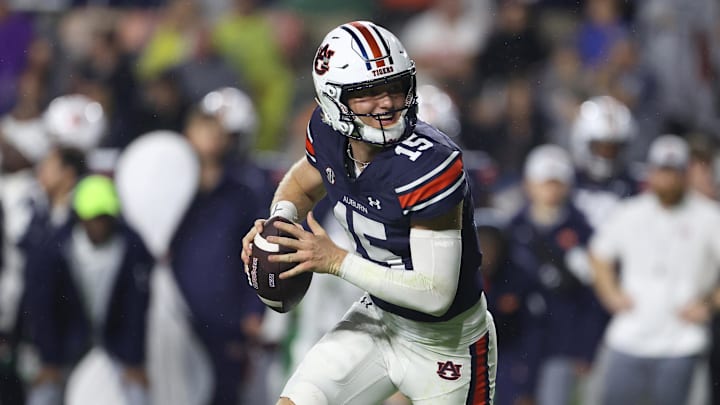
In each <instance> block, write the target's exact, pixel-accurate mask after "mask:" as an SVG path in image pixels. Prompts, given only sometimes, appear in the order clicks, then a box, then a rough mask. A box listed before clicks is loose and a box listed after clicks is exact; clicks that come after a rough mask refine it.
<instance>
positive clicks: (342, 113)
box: [312, 21, 417, 145]
mask: <svg viewBox="0 0 720 405" xmlns="http://www.w3.org/2000/svg"><path fill="white" fill-rule="evenodd" d="M312 76H313V82H314V84H315V92H316V96H317V102H318V104H319V105H320V108H322V112H323V120H324V121H325V122H326V123H327V124H328V125H330V126H331V127H332V128H333V129H335V130H336V131H338V132H340V133H341V134H343V135H344V136H347V137H350V138H354V139H358V140H361V141H364V142H368V143H372V144H376V145H391V144H394V143H397V142H399V141H401V140H402V139H403V138H405V137H406V136H407V135H409V134H410V133H411V132H412V130H413V129H414V127H415V123H416V121H417V96H416V91H415V63H414V62H413V61H412V60H411V59H410V57H409V56H408V54H407V52H406V51H405V48H404V47H403V45H402V44H401V43H400V41H399V40H398V39H397V37H395V35H393V34H392V33H391V32H390V31H388V30H386V29H385V28H383V27H380V26H377V25H375V24H373V23H371V22H368V21H354V22H351V23H347V24H343V25H340V26H339V27H337V28H335V29H333V30H332V31H330V32H329V33H328V34H327V36H325V39H323V41H322V44H321V45H320V47H319V48H318V51H317V53H316V55H315V60H314V62H313V70H312ZM394 81H398V82H399V83H400V84H402V86H403V88H404V89H407V95H406V97H405V106H404V107H403V108H402V111H401V119H400V120H399V121H398V122H397V123H396V124H394V125H392V126H391V127H387V128H380V129H378V128H372V127H369V126H367V125H365V124H363V123H362V121H360V119H359V118H358V115H357V114H356V113H354V112H353V111H351V110H350V108H349V107H348V105H347V97H348V93H351V92H353V91H357V90H365V89H369V88H372V87H374V86H378V85H384V84H387V83H392V82H394ZM368 116H373V115H372V114H370V115H368ZM375 118H378V117H375Z"/></svg>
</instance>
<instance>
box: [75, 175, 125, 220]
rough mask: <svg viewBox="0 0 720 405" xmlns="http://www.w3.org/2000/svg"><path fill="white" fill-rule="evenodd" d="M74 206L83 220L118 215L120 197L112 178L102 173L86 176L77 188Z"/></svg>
mask: <svg viewBox="0 0 720 405" xmlns="http://www.w3.org/2000/svg"><path fill="white" fill-rule="evenodd" d="M73 208H74V209H75V212H76V213H77V215H78V217H80V219H83V220H87V219H92V218H96V217H99V216H101V215H109V216H111V217H117V216H118V215H119V214H120V199H119V198H118V196H117V192H116V191H115V185H114V184H113V182H112V180H110V179H109V178H108V177H106V176H101V175H92V176H88V177H85V178H84V179H83V180H81V181H80V182H79V183H78V185H77V187H76V188H75V199H74V201H73Z"/></svg>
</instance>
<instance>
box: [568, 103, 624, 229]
mask: <svg viewBox="0 0 720 405" xmlns="http://www.w3.org/2000/svg"><path fill="white" fill-rule="evenodd" d="M635 132H636V131H635V122H634V120H633V117H632V114H631V113H630V110H629V109H628V108H627V107H626V106H625V105H624V104H622V103H621V102H619V101H618V100H616V99H615V98H613V97H610V96H597V97H592V98H590V99H588V100H586V101H585V102H583V103H582V105H581V106H580V110H579V112H578V115H577V117H576V118H575V121H574V122H573V129H572V139H571V148H572V152H573V156H574V158H575V162H576V163H575V165H576V168H577V178H576V179H575V192H574V196H573V200H574V201H573V202H574V203H575V204H576V205H577V206H578V208H580V210H581V211H582V212H583V214H585V216H586V217H587V218H588V220H589V221H590V224H591V225H592V226H593V227H597V226H598V225H599V224H600V223H601V222H603V221H604V220H606V219H607V217H608V215H609V213H610V211H612V209H613V208H615V205H616V204H617V203H618V202H619V200H620V199H623V198H626V197H629V196H632V195H634V194H637V192H638V182H637V180H636V179H635V178H634V177H633V176H632V174H631V173H630V170H629V168H628V161H627V160H628V159H627V156H626V153H625V152H626V149H627V147H628V144H629V143H630V142H631V141H632V139H633V137H634V136H635Z"/></svg>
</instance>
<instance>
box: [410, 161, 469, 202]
mask: <svg viewBox="0 0 720 405" xmlns="http://www.w3.org/2000/svg"><path fill="white" fill-rule="evenodd" d="M462 166H463V165H462V160H461V159H460V158H457V159H455V163H453V164H452V165H450V166H449V167H448V168H447V169H445V171H444V172H443V173H442V174H441V175H440V176H438V177H436V178H435V179H433V180H432V181H430V182H428V183H425V184H424V185H422V186H421V187H419V188H417V189H415V190H413V191H411V192H409V193H406V194H403V195H401V196H400V197H399V198H398V199H399V200H400V206H401V207H402V208H403V209H406V208H408V207H412V206H413V205H415V204H417V203H418V202H420V201H425V200H428V199H430V198H431V197H432V196H434V195H435V194H437V193H439V192H440V191H442V190H444V189H446V188H447V187H449V186H450V185H452V184H453V183H455V182H456V181H457V180H458V179H459V178H460V177H461V176H462V174H463V171H462Z"/></svg>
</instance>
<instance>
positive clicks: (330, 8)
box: [282, 0, 376, 18]
mask: <svg viewBox="0 0 720 405" xmlns="http://www.w3.org/2000/svg"><path fill="white" fill-rule="evenodd" d="M282 4H283V6H286V7H289V8H292V9H295V10H297V11H300V12H306V13H307V12H313V13H323V14H324V13H330V14H334V13H343V14H345V13H346V14H359V15H363V16H370V15H371V13H372V12H373V11H375V8H376V6H375V2H374V1H337V0H284V1H282ZM365 18H368V17H365Z"/></svg>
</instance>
